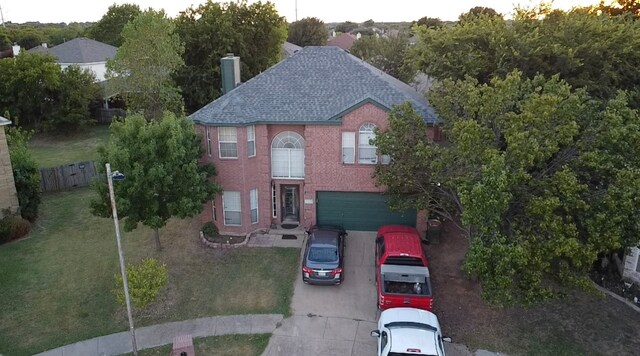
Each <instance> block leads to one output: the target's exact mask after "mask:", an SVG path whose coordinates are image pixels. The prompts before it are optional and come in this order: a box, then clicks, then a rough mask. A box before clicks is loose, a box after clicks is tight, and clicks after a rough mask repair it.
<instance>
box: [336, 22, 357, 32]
mask: <svg viewBox="0 0 640 356" xmlns="http://www.w3.org/2000/svg"><path fill="white" fill-rule="evenodd" d="M358 26H359V25H358V24H357V23H355V22H351V21H345V22H343V23H341V24H338V26H336V32H342V33H349V32H351V31H353V30H355V29H356V28H358Z"/></svg>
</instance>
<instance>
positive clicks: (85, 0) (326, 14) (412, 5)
mask: <svg viewBox="0 0 640 356" xmlns="http://www.w3.org/2000/svg"><path fill="white" fill-rule="evenodd" d="M296 1H297V8H298V11H297V16H298V19H301V18H304V17H311V16H313V17H318V18H320V19H321V20H323V21H324V22H344V21H353V22H364V21H366V20H369V19H373V20H374V21H378V22H399V21H413V20H417V19H419V18H421V17H423V16H428V17H439V18H440V19H442V20H456V19H457V18H458V15H459V14H461V13H463V12H466V11H468V10H469V9H470V8H472V7H474V6H486V7H491V8H493V9H495V10H497V11H498V12H500V13H502V14H504V15H506V16H507V18H508V17H510V16H509V15H510V14H512V13H513V9H514V7H515V6H516V5H518V4H519V5H524V6H531V5H532V4H534V3H538V2H539V1H530V0H449V1H438V0H272V1H271V2H272V3H274V4H275V5H276V9H277V10H278V13H280V14H281V15H283V16H285V17H286V18H287V21H289V22H293V21H295V20H296V11H295V8H296ZM204 2H206V0H128V1H121V0H0V8H1V9H2V13H3V14H4V20H5V21H11V22H14V23H23V22H27V21H40V22H55V23H58V22H67V23H69V22H94V21H98V20H99V19H100V18H101V17H102V15H104V14H105V13H106V12H107V9H108V8H109V6H110V5H112V4H113V3H117V4H122V3H134V4H138V5H139V6H140V7H141V8H143V9H145V8H148V7H153V8H155V9H159V8H163V9H164V10H165V11H166V12H167V13H168V14H169V16H171V17H174V16H176V15H177V14H178V13H179V12H180V11H183V10H185V9H187V8H189V7H191V6H192V5H194V6H198V5H199V4H201V3H204ZM249 2H256V1H255V0H249ZM598 2H599V0H555V1H554V2H553V4H554V6H553V7H555V8H560V9H565V10H568V9H570V8H571V7H573V6H583V5H593V4H596V3H598Z"/></svg>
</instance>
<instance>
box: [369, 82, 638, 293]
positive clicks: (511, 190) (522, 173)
mask: <svg viewBox="0 0 640 356" xmlns="http://www.w3.org/2000/svg"><path fill="white" fill-rule="evenodd" d="M429 100H430V102H431V103H432V105H433V106H434V108H435V110H436V112H437V113H438V115H439V117H440V118H441V119H442V121H443V129H444V131H445V134H446V136H447V138H448V140H449V142H448V144H447V145H436V144H434V143H433V142H431V141H430V140H429V139H428V137H427V135H426V130H425V125H424V123H423V122H422V120H421V119H420V118H419V117H417V115H416V114H415V112H413V110H412V108H411V107H409V106H408V105H405V106H403V107H400V108H396V109H394V110H393V111H392V113H391V114H390V119H389V128H388V130H386V131H383V132H380V133H379V134H378V136H377V138H376V142H375V144H376V145H377V147H378V150H379V153H380V154H389V155H391V157H392V163H391V164H389V165H380V166H378V167H377V169H376V177H377V180H378V183H379V184H382V185H385V186H387V187H388V192H389V194H390V195H391V196H392V202H395V203H396V204H397V203H398V202H399V201H400V202H402V204H404V206H407V205H413V206H417V207H418V208H419V209H429V210H430V211H432V212H436V213H438V214H440V215H442V216H445V217H447V218H449V219H452V220H454V221H456V220H458V218H459V217H461V222H462V224H463V225H464V229H465V231H466V233H467V236H468V237H469V239H470V241H471V247H470V250H469V251H468V252H467V255H466V260H465V270H466V271H467V272H469V273H470V274H472V275H474V276H477V277H478V278H479V279H480V281H481V283H482V286H483V295H484V297H485V298H486V299H488V300H490V301H492V302H496V303H500V304H512V303H525V304H529V303H533V302H536V301H540V300H544V299H546V298H550V297H552V296H555V295H558V294H561V293H563V291H565V290H566V288H567V287H581V288H585V289H590V288H592V284H591V283H590V281H589V279H588V272H589V270H590V268H591V266H592V264H593V262H594V261H596V260H597V258H598V256H599V254H608V253H611V252H613V251H618V250H619V249H621V248H624V247H627V246H636V245H638V243H640V238H639V236H640V235H639V233H640V225H638V224H637V223H636V222H637V221H638V219H640V205H638V203H640V199H639V198H638V196H639V195H638V192H639V191H640V158H638V157H640V115H639V114H638V111H636V110H633V109H631V108H629V105H628V98H627V96H626V94H625V93H623V92H620V93H618V94H617V95H616V96H615V97H614V98H612V99H611V100H608V101H606V102H601V101H598V100H592V99H591V98H590V97H589V96H588V95H587V94H586V93H585V91H584V90H577V91H574V90H573V89H572V88H571V86H570V85H568V84H567V83H566V82H564V81H562V80H560V79H559V78H558V76H554V77H553V78H551V79H546V78H545V77H543V76H541V75H538V76H535V77H534V78H532V79H527V78H525V77H524V76H523V75H522V74H521V73H519V72H513V73H510V74H508V75H507V76H506V77H505V79H499V78H494V79H492V80H491V82H490V83H488V84H479V83H478V81H477V80H475V79H472V78H468V79H465V80H459V81H455V80H451V79H446V80H444V81H443V82H441V83H440V84H439V85H436V86H435V87H434V88H432V90H431V91H430V96H429Z"/></svg>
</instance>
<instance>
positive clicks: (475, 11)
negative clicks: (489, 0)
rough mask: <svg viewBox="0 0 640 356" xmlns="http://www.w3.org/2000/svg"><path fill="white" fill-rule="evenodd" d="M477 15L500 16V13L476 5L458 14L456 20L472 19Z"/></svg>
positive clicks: (477, 16)
mask: <svg viewBox="0 0 640 356" xmlns="http://www.w3.org/2000/svg"><path fill="white" fill-rule="evenodd" d="M479 17H499V18H502V14H500V13H498V12H497V11H496V10H494V9H492V8H490V7H483V6H476V7H472V8H471V9H470V10H469V11H467V12H465V13H462V14H460V16H458V21H460V22H463V21H473V20H475V19H477V18H479Z"/></svg>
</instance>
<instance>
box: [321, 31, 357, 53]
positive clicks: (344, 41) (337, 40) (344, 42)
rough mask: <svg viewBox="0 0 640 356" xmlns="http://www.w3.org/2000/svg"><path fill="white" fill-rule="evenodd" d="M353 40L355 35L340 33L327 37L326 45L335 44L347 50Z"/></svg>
mask: <svg viewBox="0 0 640 356" xmlns="http://www.w3.org/2000/svg"><path fill="white" fill-rule="evenodd" d="M355 41H356V36H354V35H352V34H350V33H341V34H339V35H338V36H335V37H331V38H329V39H328V40H327V46H336V47H340V48H342V49H346V50H347V51H348V50H350V49H351V46H353V43H354V42H355Z"/></svg>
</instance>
